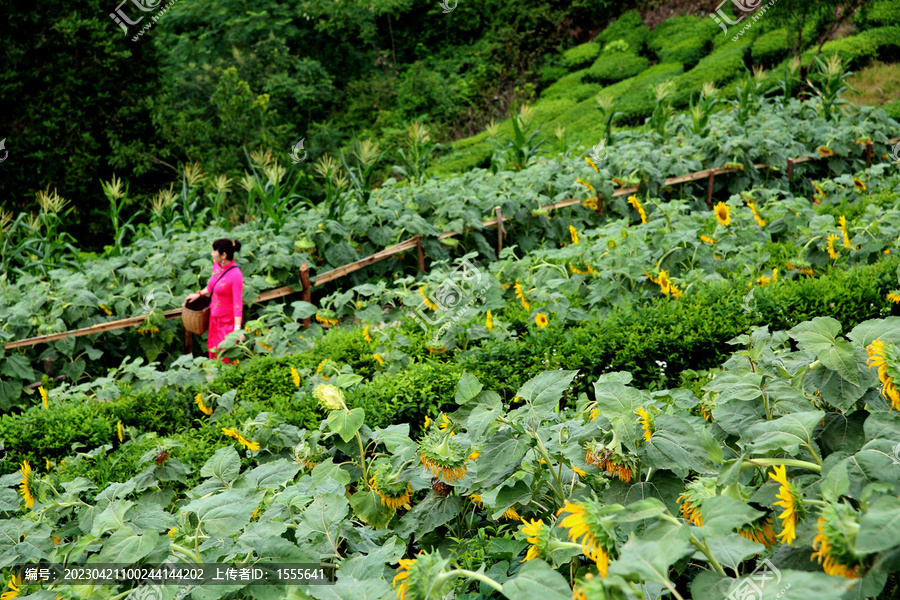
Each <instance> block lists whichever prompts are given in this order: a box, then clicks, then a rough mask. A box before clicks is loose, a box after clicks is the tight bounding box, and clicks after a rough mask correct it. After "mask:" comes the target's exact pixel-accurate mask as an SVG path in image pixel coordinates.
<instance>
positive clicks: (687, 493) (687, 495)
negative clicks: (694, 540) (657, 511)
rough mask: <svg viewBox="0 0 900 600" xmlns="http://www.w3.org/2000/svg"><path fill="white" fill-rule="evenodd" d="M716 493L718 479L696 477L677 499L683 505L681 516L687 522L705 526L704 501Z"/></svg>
mask: <svg viewBox="0 0 900 600" xmlns="http://www.w3.org/2000/svg"><path fill="white" fill-rule="evenodd" d="M715 495H716V480H715V479H713V478H711V477H701V478H699V479H695V480H694V481H692V482H690V483H689V484H687V486H685V489H684V493H683V494H681V495H680V496H678V498H677V499H676V500H675V502H677V503H678V504H680V505H681V516H682V517H683V518H684V520H685V521H686V522H687V523H693V524H694V525H696V526H697V527H702V526H703V514H702V513H701V510H702V507H703V502H704V501H705V500H706V499H707V498H712V497H713V496H715Z"/></svg>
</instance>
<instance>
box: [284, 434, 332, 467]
mask: <svg viewBox="0 0 900 600" xmlns="http://www.w3.org/2000/svg"><path fill="white" fill-rule="evenodd" d="M291 455H292V456H293V457H294V462H296V463H299V464H301V465H303V467H304V468H306V469H314V468H315V467H316V465H318V464H319V463H321V462H322V461H323V460H325V459H326V458H328V449H327V448H324V447H322V446H320V445H319V444H317V443H315V442H309V441H307V440H301V442H300V443H299V444H297V445H296V446H294V448H293V449H292V451H291Z"/></svg>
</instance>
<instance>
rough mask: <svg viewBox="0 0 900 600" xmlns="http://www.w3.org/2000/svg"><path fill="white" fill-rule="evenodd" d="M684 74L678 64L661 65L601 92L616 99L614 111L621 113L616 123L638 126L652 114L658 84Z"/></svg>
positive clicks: (682, 68)
mask: <svg viewBox="0 0 900 600" xmlns="http://www.w3.org/2000/svg"><path fill="white" fill-rule="evenodd" d="M682 73H684V67H682V65H681V64H679V63H673V64H662V65H655V66H653V67H650V68H649V69H647V70H646V71H644V72H643V73H641V74H640V75H637V76H635V77H632V78H631V79H626V80H625V81H620V82H619V83H616V84H613V85H611V86H609V87H607V88H604V90H603V91H602V92H601V93H602V94H612V95H614V96H616V97H617V98H618V104H616V110H617V111H619V112H621V113H622V116H621V117H618V118H617V119H616V123H628V124H633V125H640V124H641V123H642V122H643V120H644V118H646V117H648V116H650V113H652V112H653V106H654V104H655V102H656V101H655V99H654V98H655V97H654V95H653V88H654V87H655V86H656V85H659V84H660V83H662V82H664V81H666V80H669V79H672V78H677V77H678V76H679V75H681V74H682Z"/></svg>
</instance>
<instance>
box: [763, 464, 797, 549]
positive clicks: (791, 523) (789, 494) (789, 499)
mask: <svg viewBox="0 0 900 600" xmlns="http://www.w3.org/2000/svg"><path fill="white" fill-rule="evenodd" d="M772 469H773V471H774V473H769V477H771V478H772V479H773V480H775V481H776V482H778V483H779V484H780V487H779V488H778V495H777V498H778V500H779V501H778V502H775V506H780V507H781V508H782V511H781V514H780V515H778V518H779V519H781V533H779V534H778V538H779V539H780V540H781V542H782V543H784V544H787V545H788V546H790V545H791V543H792V542H793V541H794V540H795V539H797V523H799V522H800V521H801V520H802V519H803V517H804V516H806V509H805V508H804V506H803V495H802V494H801V493H800V491H799V490H798V489H797V487H796V486H795V485H794V484H792V483H791V482H790V481H788V478H787V475H786V473H785V471H786V468H785V466H784V465H781V466H779V467H772Z"/></svg>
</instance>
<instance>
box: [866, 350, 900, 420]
mask: <svg viewBox="0 0 900 600" xmlns="http://www.w3.org/2000/svg"><path fill="white" fill-rule="evenodd" d="M866 353H867V354H868V355H869V358H868V359H867V360H866V364H867V365H869V368H870V369H871V368H872V367H878V379H879V381H881V385H882V386H883V387H882V388H881V395H882V396H883V397H884V398H885V399H886V400H887V399H890V401H891V409H894V408H896V409H897V410H900V392H898V391H897V385H896V383H894V382H895V381H896V378H897V376H898V375H900V373H898V371H897V369H896V368H895V367H894V366H893V364H894V363H896V348H895V347H894V345H893V344H891V343H890V342H883V341H882V340H881V338H878V339H877V340H875V341H874V342H872V343H871V344H869V345H868V346H866ZM888 357H890V358H891V360H892V363H891V364H889V363H888V361H887V359H888Z"/></svg>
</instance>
